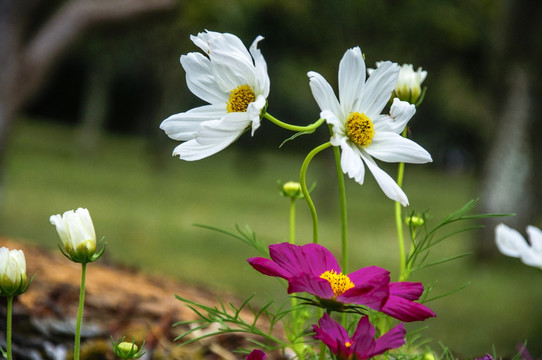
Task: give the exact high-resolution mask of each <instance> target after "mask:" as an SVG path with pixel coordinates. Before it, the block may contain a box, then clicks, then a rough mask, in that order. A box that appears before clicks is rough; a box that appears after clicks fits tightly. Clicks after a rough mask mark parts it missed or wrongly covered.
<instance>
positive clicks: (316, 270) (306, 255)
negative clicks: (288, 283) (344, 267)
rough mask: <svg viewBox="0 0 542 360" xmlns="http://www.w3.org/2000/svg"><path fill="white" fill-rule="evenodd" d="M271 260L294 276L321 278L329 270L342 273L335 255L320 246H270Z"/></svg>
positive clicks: (285, 244)
mask: <svg viewBox="0 0 542 360" xmlns="http://www.w3.org/2000/svg"><path fill="white" fill-rule="evenodd" d="M269 255H270V256H271V259H272V260H273V261H275V262H276V263H277V264H278V265H280V266H282V267H283V268H284V269H285V270H287V271H289V272H290V273H292V274H296V273H309V274H313V275H315V276H320V275H322V274H323V273H324V272H326V271H328V270H335V271H337V272H340V271H341V268H340V267H339V264H338V263H337V260H336V259H335V257H334V256H333V254H332V253H331V252H330V251H329V250H328V249H326V248H325V247H323V246H322V245H318V244H307V245H303V246H297V245H292V244H289V243H281V244H274V245H270V246H269Z"/></svg>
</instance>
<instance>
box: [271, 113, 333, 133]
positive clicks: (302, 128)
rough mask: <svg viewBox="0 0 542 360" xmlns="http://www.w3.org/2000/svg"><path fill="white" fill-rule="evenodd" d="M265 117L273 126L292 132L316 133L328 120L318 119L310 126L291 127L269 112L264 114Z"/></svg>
mask: <svg viewBox="0 0 542 360" xmlns="http://www.w3.org/2000/svg"><path fill="white" fill-rule="evenodd" d="M263 117H264V118H266V119H267V120H269V121H271V122H272V123H273V124H275V125H278V126H280V127H281V128H284V129H287V130H292V131H314V130H316V129H317V128H318V127H319V126H320V125H322V124H323V123H324V122H325V121H326V119H318V121H316V122H315V123H312V124H310V125H307V126H297V125H290V124H287V123H285V122H282V121H280V120H279V119H277V118H276V117H274V116H273V115H271V114H269V113H268V112H266V113H264V114H263Z"/></svg>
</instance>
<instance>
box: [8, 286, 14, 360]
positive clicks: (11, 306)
mask: <svg viewBox="0 0 542 360" xmlns="http://www.w3.org/2000/svg"><path fill="white" fill-rule="evenodd" d="M7 300H8V307H7V315H6V324H7V325H6V358H7V359H8V360H11V359H12V355H11V328H12V315H13V296H8V299H7Z"/></svg>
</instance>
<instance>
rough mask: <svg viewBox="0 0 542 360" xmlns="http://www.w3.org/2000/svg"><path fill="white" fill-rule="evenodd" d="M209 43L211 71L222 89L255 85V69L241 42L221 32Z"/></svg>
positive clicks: (227, 89) (228, 89)
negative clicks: (220, 34)
mask: <svg viewBox="0 0 542 360" xmlns="http://www.w3.org/2000/svg"><path fill="white" fill-rule="evenodd" d="M222 35H223V36H221V37H217V38H215V39H213V40H212V41H211V43H210V46H209V48H210V54H209V58H210V59H211V71H212V72H213V75H214V77H215V79H216V80H217V83H218V85H219V86H220V87H221V89H222V90H225V91H231V90H233V89H235V88H236V87H237V86H239V85H249V86H250V87H252V88H255V87H256V86H255V85H256V74H255V72H256V70H255V68H254V63H253V61H252V57H251V56H250V53H249V52H248V50H247V48H246V47H245V46H244V45H243V42H242V41H241V40H240V39H239V38H238V37H237V36H235V35H232V34H222Z"/></svg>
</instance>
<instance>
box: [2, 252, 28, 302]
mask: <svg viewBox="0 0 542 360" xmlns="http://www.w3.org/2000/svg"><path fill="white" fill-rule="evenodd" d="M26 280H27V276H26V261H25V258H24V253H23V251H22V250H9V249H8V248H6V247H2V248H0V294H1V295H8V296H12V295H16V294H17V292H18V291H19V290H23V289H24V290H26V285H27V284H26V282H27V281H26Z"/></svg>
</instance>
